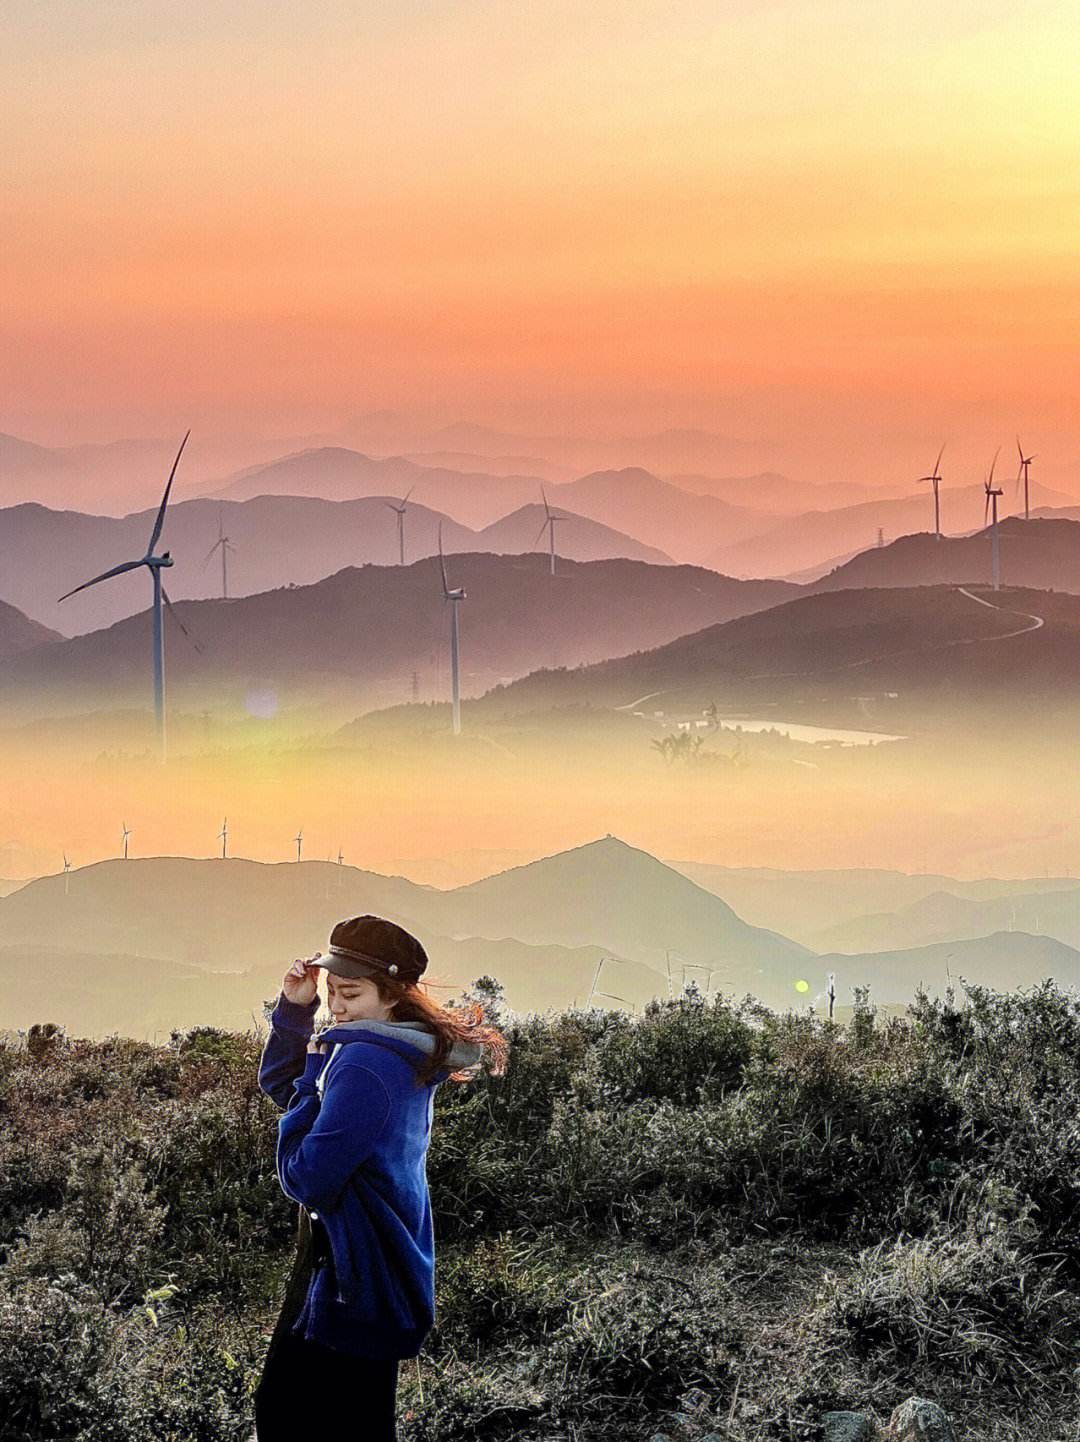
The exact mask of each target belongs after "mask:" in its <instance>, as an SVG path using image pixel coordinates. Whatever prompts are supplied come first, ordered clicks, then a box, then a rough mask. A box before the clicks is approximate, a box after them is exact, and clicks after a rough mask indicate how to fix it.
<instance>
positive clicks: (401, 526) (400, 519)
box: [383, 486, 416, 566]
mask: <svg viewBox="0 0 1080 1442" xmlns="http://www.w3.org/2000/svg"><path fill="white" fill-rule="evenodd" d="M415 490H416V487H415V486H410V487H409V489H408V490H407V491H406V492H405V494H404V495H403V496H402V498H401V500H400V501H398V502H396V503H395V502H394V501H385V502H384V503H383V504H384V505H387V506H389V507H390V509H391V510H392V511H393V512H394V513H395V515H396V516H397V544H398V564H399V565H401V566H404V564H405V507H406V506H407V505H408V503H409V497H410V496H411V495H412V493H413V491H415Z"/></svg>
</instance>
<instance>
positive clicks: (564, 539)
mask: <svg viewBox="0 0 1080 1442" xmlns="http://www.w3.org/2000/svg"><path fill="white" fill-rule="evenodd" d="M562 489H563V490H566V489H569V488H568V487H563V488H562ZM552 491H553V496H554V494H555V491H554V487H553V488H552ZM550 504H551V510H552V512H553V514H555V515H556V516H561V517H564V518H565V519H564V520H560V521H558V522H556V527H555V549H556V554H557V556H568V557H570V558H571V559H572V560H575V561H607V560H613V559H615V558H616V557H619V556H624V557H626V559H627V560H632V561H648V562H650V563H651V564H652V565H654V566H666V565H672V564H674V563H673V562H672V559H671V557H670V556H668V555H665V553H664V552H663V551H661V550H658V549H657V548H656V547H655V546H644V545H642V544H641V542H640V541H635V540H634V538H633V537H632V536H629V535H624V534H623V532H622V531H616V530H614V529H613V528H612V527H611V526H605V525H603V524H602V522H600V521H593V520H590V519H589V518H588V517H587V516H579V515H575V514H574V513H573V512H572V511H568V510H567V509H566V506H565V504H563V503H561V502H560V503H558V504H555V503H554V502H553V501H552V502H550ZM546 520H547V514H546V512H545V511H544V507H543V505H531V506H521V507H520V508H519V509H518V510H516V511H513V512H511V514H510V515H509V516H504V517H503V519H502V520H501V521H493V522H492V524H491V525H490V526H485V527H484V529H483V530H482V531H479V532H477V534H476V541H477V542H478V543H479V544H474V545H473V547H472V549H473V550H490V551H495V552H496V553H499V554H503V555H513V554H515V553H516V554H522V553H525V552H529V551H538V550H539V551H546V550H547V548H548V539H547V535H546V533H545V534H544V536H543V537H542V539H540V540H538V539H537V537H538V535H539V533H540V529H541V527H542V526H543V525H544V524H545V522H546ZM461 549H465V547H462V548H461Z"/></svg>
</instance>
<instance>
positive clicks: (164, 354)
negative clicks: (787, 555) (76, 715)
mask: <svg viewBox="0 0 1080 1442" xmlns="http://www.w3.org/2000/svg"><path fill="white" fill-rule="evenodd" d="M943 12H944V13H943ZM5 13H6V19H7V24H6V26H5V34H6V40H5V44H4V46H3V47H2V49H0V83H2V85H3V88H4V92H5V111H6V114H7V116H8V117H9V119H8V122H7V124H6V125H5V127H4V134H3V137H2V138H0V164H2V167H3V178H4V185H3V187H2V191H0V207H2V210H0V224H2V230H3V242H2V244H0V296H2V300H0V305H2V325H3V333H4V334H3V345H2V347H0V382H2V387H0V394H3V396H4V404H3V407H2V409H0V429H4V430H9V431H13V432H15V433H17V434H22V435H25V436H28V437H30V438H33V439H37V440H40V441H43V442H46V443H49V442H55V443H62V442H68V441H72V440H75V439H77V438H81V437H83V436H86V437H96V438H107V437H111V436H116V435H122V434H130V433H132V432H143V433H145V432H147V431H151V430H154V431H156V430H160V429H165V430H169V429H175V428H176V420H175V418H176V415H177V414H180V413H183V415H184V418H185V423H194V424H195V425H196V426H197V427H200V426H210V425H213V426H216V427H219V428H220V427H225V426H228V425H230V424H236V425H242V426H254V427H256V428H263V429H265V430H266V431H268V432H273V433H277V432H281V431H283V430H285V429H288V428H290V427H293V428H302V427H305V426H307V427H311V428H317V427H319V426H330V425H334V424H339V423H340V422H341V421H342V420H344V419H345V417H347V416H349V415H351V414H353V413H355V412H358V411H362V410H368V409H372V408H375V407H382V406H390V407H394V408H400V409H404V410H407V411H412V412H415V411H417V410H420V411H437V412H438V413H439V414H440V415H441V416H442V417H443V418H445V419H453V418H457V417H460V418H467V419H471V420H477V421H480V422H484V423H487V424H495V425H505V426H509V427H517V428H521V429H524V430H533V431H536V430H544V429H548V428H566V429H571V428H573V429H581V428H583V427H584V428H591V429H594V430H596V431H599V432H605V431H617V430H620V429H630V430H631V431H633V430H638V429H641V430H645V429H649V428H659V427H661V426H665V425H703V426H707V427H709V428H712V429H716V430H719V431H722V432H725V433H728V434H733V435H741V436H745V437H747V438H751V437H752V438H755V439H761V438H765V439H766V440H769V441H772V440H774V439H775V442H776V445H777V448H778V456H779V457H782V459H783V460H784V461H785V463H787V464H789V465H790V464H791V463H792V461H794V463H795V464H798V461H799V457H800V454H801V453H802V451H803V450H804V449H805V450H806V451H807V452H808V451H809V448H811V447H814V448H818V447H819V445H820V442H821V437H822V436H826V437H831V436H836V435H838V434H840V433H843V434H844V436H845V441H844V445H845V446H847V447H851V446H852V445H853V444H854V445H855V449H856V450H858V445H859V444H862V445H863V446H864V450H869V449H873V447H874V446H880V445H888V444H892V443H894V442H903V443H904V444H917V445H924V444H925V445H927V446H931V445H933V444H934V442H936V439H937V437H938V435H939V433H941V432H943V431H948V432H955V431H956V430H957V429H960V430H967V431H969V432H971V433H973V434H974V433H979V434H981V433H982V431H983V430H984V429H985V430H986V431H987V433H989V432H990V431H993V433H994V436H993V438H994V441H995V442H996V440H997V439H998V438H999V435H998V432H999V431H1000V432H1003V433H1004V435H1005V436H1006V437H1009V436H1011V434H1012V432H1013V431H1014V430H1015V429H1016V428H1022V429H1024V430H1025V433H1027V432H1032V433H1035V434H1038V435H1039V437H1040V449H1041V450H1043V452H1044V453H1045V452H1046V450H1047V449H1048V448H1049V447H1051V446H1053V447H1056V448H1057V450H1058V451H1059V453H1060V454H1061V455H1062V456H1063V457H1067V459H1069V460H1070V461H1072V460H1075V459H1076V457H1077V455H1078V454H1080V445H1078V441H1080V437H1078V436H1077V434H1076V429H1075V422H1074V419H1073V414H1072V411H1073V407H1074V397H1073V389H1074V386H1075V376H1076V363H1077V359H1078V357H1077V342H1076V337H1077V334H1078V321H1080V270H1078V267H1077V261H1078V259H1080V256H1078V251H1080V181H1078V179H1077V177H1078V176H1080V87H1077V85H1076V57H1077V55H1078V54H1080V10H1078V9H1077V7H1076V6H1075V4H1074V3H1072V0H1068V3H1060V4H1041V3H1030V4H1026V5H1023V6H1018V5H1016V4H1015V3H1013V0H985V3H974V0H958V3H954V4H950V5H946V6H941V5H939V4H933V3H929V0H913V3H909V4H906V5H898V4H895V3H894V0H805V3H782V0H779V3H778V0H738V3H731V0H728V3H725V0H711V3H708V4H705V3H701V0H692V3H679V0H667V3H658V0H657V3H654V0H618V3H612V0H590V3H589V4H588V5H586V6H582V5H580V4H579V3H576V0H545V3H542V4H541V3H535V0H518V3H514V4H511V5H507V4H505V3H493V0H457V3H447V0H434V3H427V4H424V5H419V4H415V3H406V0H379V3H370V0H367V3H360V4H357V3H356V0H350V3H344V0H323V3H321V4H320V5H319V6H318V7H298V6H296V5H294V4H291V3H290V4H286V3H284V0H215V3H213V4H208V3H204V0H192V3H190V4H188V5H187V6H185V7H178V6H176V5H174V4H172V3H168V0H140V3H139V4H138V5H134V4H121V3H119V0H96V3H87V0H64V3H61V0H9V4H8V6H7V8H6V12H5ZM852 437H855V438H856V441H855V442H853V440H852ZM859 438H861V439H859ZM837 444H838V446H839V443H837ZM842 453H844V452H843V451H842V450H838V454H842Z"/></svg>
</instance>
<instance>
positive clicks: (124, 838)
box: [120, 821, 131, 861]
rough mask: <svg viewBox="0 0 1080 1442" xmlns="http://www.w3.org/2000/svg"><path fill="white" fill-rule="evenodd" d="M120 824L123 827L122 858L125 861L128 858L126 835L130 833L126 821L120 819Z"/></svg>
mask: <svg viewBox="0 0 1080 1442" xmlns="http://www.w3.org/2000/svg"><path fill="white" fill-rule="evenodd" d="M120 825H121V826H122V827H123V828H124V833H123V837H122V840H123V843H124V860H125V861H126V860H127V859H128V837H129V836H130V835H131V832H130V831H129V830H128V825H127V822H126V821H122V822H121V823H120Z"/></svg>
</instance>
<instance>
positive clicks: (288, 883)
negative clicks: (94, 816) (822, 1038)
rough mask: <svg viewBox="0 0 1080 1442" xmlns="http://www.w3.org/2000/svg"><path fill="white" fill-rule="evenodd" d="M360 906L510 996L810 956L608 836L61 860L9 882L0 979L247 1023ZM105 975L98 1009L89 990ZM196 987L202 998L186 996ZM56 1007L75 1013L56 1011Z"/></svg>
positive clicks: (452, 972)
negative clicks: (493, 870)
mask: <svg viewBox="0 0 1080 1442" xmlns="http://www.w3.org/2000/svg"><path fill="white" fill-rule="evenodd" d="M362 912H374V913H376V914H378V915H382V916H387V917H389V918H390V919H392V920H395V921H397V922H399V923H400V924H402V925H404V926H407V927H408V928H409V929H410V930H412V931H413V932H414V933H415V934H416V935H418V936H419V937H420V939H421V940H422V941H423V942H424V943H425V946H427V947H428V949H429V956H430V958H431V964H430V968H429V977H430V979H431V980H432V981H433V982H436V981H438V982H446V983H449V984H450V985H452V986H455V985H457V986H460V985H467V984H469V983H471V982H472V981H473V980H475V979H476V978H477V976H479V975H483V974H485V973H487V974H490V975H494V976H496V977H497V978H498V979H499V980H501V981H503V982H504V984H505V986H506V990H507V999H508V1001H509V1002H510V1004H511V1006H514V1007H515V1008H516V1009H527V1008H533V1009H542V1008H543V1007H545V1006H566V1005H571V1004H573V1003H574V1002H575V1001H576V1002H577V1003H578V1004H581V1005H584V1003H585V1000H586V998H587V996H588V993H589V991H590V988H591V987H592V985H593V982H594V979H596V978H597V970H598V968H599V979H598V980H596V986H597V990H598V991H599V992H601V993H605V994H606V997H601V998H598V999H597V1003H596V1004H597V1005H603V1006H610V1005H612V999H613V998H614V999H619V998H621V999H623V1001H624V1002H628V1003H631V1004H636V1005H638V1006H641V1005H643V1004H644V1002H645V1001H646V1000H648V999H649V998H650V997H652V996H657V995H665V994H666V993H667V975H668V962H667V953H668V952H669V951H670V952H671V969H672V975H673V978H674V983H675V986H676V987H679V986H680V985H681V982H682V975H683V973H682V967H683V966H684V965H685V967H686V976H687V978H688V979H689V977H690V976H696V977H698V978H700V980H701V983H702V989H703V990H705V989H706V986H707V977H706V975H705V973H704V972H703V971H701V970H692V969H691V963H693V962H701V963H704V964H706V965H709V966H713V967H714V968H715V969H716V970H715V974H714V978H713V984H714V988H715V989H727V988H731V989H733V990H737V991H738V992H739V994H740V995H741V994H742V992H743V991H744V990H754V991H755V992H756V994H758V995H760V996H762V997H763V998H766V997H768V996H772V997H774V998H775V999H776V1004H778V1005H786V1004H788V1003H789V1002H794V1001H797V1000H798V994H797V993H795V992H794V990H793V983H794V980H795V979H796V973H797V972H798V971H799V969H800V966H801V965H802V964H803V963H804V961H805V959H806V958H807V956H808V953H807V952H806V951H805V949H804V948H802V947H799V946H798V945H796V944H795V943H793V942H789V941H787V940H786V939H785V938H783V937H781V936H778V935H776V934H775V933H773V932H768V931H763V930H759V929H756V928H753V927H749V926H747V925H746V924H745V923H743V922H742V921H740V919H739V918H738V917H737V916H736V915H735V913H734V912H732V911H731V909H730V908H729V907H728V906H726V905H725V904H724V903H723V902H722V901H720V900H718V899H717V898H716V897H714V896H711V895H710V894H709V893H708V892H705V891H702V890H701V889H700V888H699V887H696V886H694V884H693V883H692V882H690V881H688V880H687V879H686V878H685V877H683V876H680V875H679V874H678V873H677V872H674V871H672V870H671V869H670V868H669V867H666V866H664V865H663V864H662V863H661V862H658V861H657V860H656V859H655V858H653V857H651V856H649V855H648V854H647V853H645V852H642V851H639V850H637V849H636V848H634V847H630V846H627V845H625V844H624V843H622V842H619V841H617V840H615V838H608V839H606V840H604V841H599V842H595V843H592V844H590V845H587V846H583V847H578V848H576V849H574V850H572V851H568V852H564V853H561V854H559V855H557V856H554V857H549V858H546V859H545V860H543V861H540V862H536V863H533V864H532V865H531V866H526V867H521V868H517V869H516V870H514V871H510V872H506V873H503V874H501V875H499V876H495V877H490V878H487V879H486V880H485V881H483V882H478V883H474V884H473V885H472V886H468V887H459V888H457V889H455V890H452V891H438V890H436V889H435V888H432V887H424V886H418V885H416V884H414V883H412V882H410V881H407V880H405V879H404V878H402V877H386V876H380V875H378V874H376V873H373V872H367V871H361V870H358V869H356V868H354V867H351V866H337V865H335V864H333V863H327V862H302V863H294V862H282V863H280V864H278V865H265V864H263V863H259V862H253V861H244V860H240V859H235V860H234V859H230V860H228V861H221V860H213V859H205V860H195V859H191V858H186V857H151V858H141V859H134V858H133V859H132V860H130V861H120V860H115V861H105V862H99V863H97V864H96V865H93V866H88V867H84V868H81V869H78V870H75V871H73V872H72V873H71V874H70V876H69V878H68V882H67V889H66V890H65V880H64V877H63V875H62V874H61V875H56V876H49V877H41V878H39V879H38V880H37V881H33V882H30V883H28V884H27V885H26V886H24V887H22V888H21V889H20V890H19V891H17V892H15V893H14V894H12V895H10V896H7V897H3V898H0V936H2V937H3V944H2V946H3V949H2V950H0V981H2V979H3V976H4V975H5V973H7V974H9V975H11V976H25V975H26V963H27V960H28V958H30V957H33V956H38V957H41V958H42V960H43V965H44V967H45V971H46V974H47V976H48V977H49V984H48V987H47V990H48V991H49V994H50V996H51V994H52V982H53V980H55V982H56V984H57V987H58V988H59V990H58V992H57V996H56V1002H57V1005H58V1006H59V1005H61V1004H63V1005H70V1007H71V1009H72V1011H73V1012H75V1013H76V1014H77V1010H76V1009H77V1007H78V1006H81V1005H86V1006H89V1007H90V1010H91V1012H93V1013H94V1014H95V1016H96V1020H97V1022H100V1023H101V1025H102V1028H103V1029H108V1025H107V1023H108V1015H109V1006H111V1005H113V1004H115V1005H116V1007H117V1008H118V1011H120V1012H121V1013H122V1014H123V1015H124V1016H125V1017H126V1018H128V1019H129V1020H131V1021H132V1023H133V1022H134V1021H135V1020H137V1019H138V1018H139V1017H141V1016H143V1015H145V1016H146V1017H147V1018H149V1019H153V1020H154V1022H155V1024H157V1023H160V1024H161V1025H163V1026H165V1025H175V1024H192V1023H193V1022H194V1021H197V1020H203V1021H213V1020H214V1019H215V1017H221V1016H222V1015H225V1016H227V1018H228V1022H227V1024H241V1023H242V1020H243V1014H244V1013H245V1012H246V1009H247V1008H250V1007H257V1006H258V1003H259V1001H261V1000H262V999H263V998H265V997H268V996H271V995H273V994H275V993H276V989H277V985H278V983H279V981H280V978H281V976H282V974H283V973H284V971H285V969H286V967H287V966H289V965H290V963H291V962H292V960H293V958H294V957H297V956H309V955H312V954H313V953H314V952H315V951H317V950H318V949H319V948H320V947H321V946H322V945H323V944H324V943H325V941H326V938H327V936H328V935H329V931H330V929H331V927H332V926H333V924H334V922H335V921H337V920H340V919H341V918H342V917H344V916H349V915H355V914H359V913H362ZM50 958H51V959H52V960H50ZM140 973H142V974H143V980H142V983H141V988H142V994H143V995H144V997H145V1013H144V1012H143V1011H141V1010H140V1007H139V1003H138V1001H137V997H138V996H139V995H140V990H139V985H140V984H139V983H138V978H139V976H140ZM221 973H229V975H224V976H223V975H221ZM35 974H36V972H35ZM99 974H100V978H101V982H102V986H103V988H104V993H103V995H104V998H105V999H106V1000H107V1001H108V1003H109V1006H105V1008H104V1010H100V1009H96V1008H95V1007H94V1005H93V1004H92V993H93V991H94V988H95V985H96V978H97V977H98V976H99ZM200 978H202V980H200ZM193 990H194V991H198V992H199V993H200V994H201V998H202V1000H201V1002H200V1003H199V1004H201V1005H202V1007H203V1010H202V1012H201V1013H200V1012H199V1011H198V1010H197V1009H196V1010H195V1011H194V1012H193V1011H191V1010H189V1009H188V1007H187V1002H188V999H189V998H190V997H191V994H192V991H193ZM24 991H25V988H20V987H13V986H12V987H8V986H3V985H0V997H12V996H13V994H14V993H16V992H18V993H20V995H21V993H23V992H24ZM125 993H126V994H125ZM436 994H437V995H445V993H438V992H437V993H436ZM39 1007H40V1000H39ZM24 1012H25V1008H24V1007H22V1003H21V1000H20V1001H19V1002H18V1004H17V1005H16V1002H15V1001H14V1000H12V1002H11V1005H6V1004H5V1003H4V1002H3V1001H0V1026H15V1025H22V1024H25V1018H24V1016H23V1014H24ZM16 1013H17V1016H16ZM28 1016H29V1013H26V1017H28ZM20 1018H22V1019H20ZM173 1018H176V1019H175V1020H174V1019H173ZM238 1018H239V1020H238ZM34 1019H35V1020H41V1019H42V1018H41V1016H40V1015H36V1016H35V1017H34ZM48 1019H52V1020H62V1021H63V1020H66V1017H65V1016H57V1015H54V1014H53V1013H52V1012H50V1015H49V1018H48ZM80 1024H81V1023H80ZM219 1024H226V1023H225V1022H219ZM114 1025H119V1023H118V1022H117V1023H114Z"/></svg>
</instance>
